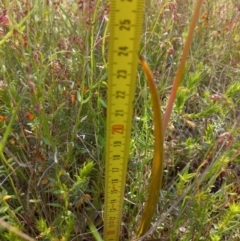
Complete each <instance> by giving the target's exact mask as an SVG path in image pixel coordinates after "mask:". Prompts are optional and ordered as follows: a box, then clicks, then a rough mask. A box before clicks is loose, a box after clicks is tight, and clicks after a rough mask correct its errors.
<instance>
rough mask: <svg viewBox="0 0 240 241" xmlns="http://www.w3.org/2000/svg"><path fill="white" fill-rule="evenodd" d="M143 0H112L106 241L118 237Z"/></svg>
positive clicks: (105, 207) (106, 173) (111, 240)
mask: <svg viewBox="0 0 240 241" xmlns="http://www.w3.org/2000/svg"><path fill="white" fill-rule="evenodd" d="M143 5H144V0H112V1H110V18H109V32H110V40H109V50H108V51H109V59H108V103H107V106H108V110H107V136H106V168H105V205H104V241H119V236H120V225H121V220H122V207H123V199H124V190H125V185H126V172H127V163H128V154H129V143H130V133H131V122H132V112H133V100H134V93H135V86H136V71H137V64H138V51H139V43H140V35H141V33H142V19H143Z"/></svg>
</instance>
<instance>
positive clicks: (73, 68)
mask: <svg viewBox="0 0 240 241" xmlns="http://www.w3.org/2000/svg"><path fill="white" fill-rule="evenodd" d="M54 2H55V4H53V1H30V0H28V1H2V2H1V3H0V9H1V10H0V16H3V15H4V14H6V15H7V17H8V21H9V22H8V23H7V24H6V23H5V22H2V19H4V18H2V17H1V20H0V45H1V46H0V56H1V58H0V161H1V165H0V216H1V218H2V219H4V220H5V221H7V222H8V223H9V224H11V225H12V226H14V227H16V228H18V229H19V230H21V231H22V232H24V233H26V234H28V235H29V236H30V237H32V238H38V240H41V241H45V240H46V241H48V240H51V241H53V240H54V241H55V240H61V241H63V240H64V241H65V240H66V241H70V240H93V239H94V240H101V236H102V229H103V220H102V210H103V205H104V198H103V193H104V164H105V163H104V155H105V153H104V148H105V124H106V112H107V111H108V110H107V108H108V107H107V105H106V103H107V98H106V92H107V84H106V83H107V51H108V21H107V19H108V16H107V15H108V11H109V5H108V1H100V0H98V1H83V2H84V4H83V6H81V4H79V3H77V1H69V4H65V1H62V2H61V1H54ZM193 2H194V1H176V2H174V3H173V2H171V3H170V2H169V1H165V0H163V1H161V3H160V2H159V1H146V4H147V7H146V9H145V17H144V21H145V23H144V33H143V35H142V39H141V46H142V49H141V51H140V52H141V54H143V55H145V56H146V58H147V60H148V62H149V64H150V66H151V69H152V71H153V74H154V79H155V81H156V83H157V86H158V90H159V95H160V98H161V100H162V103H163V109H162V111H163V114H164V112H165V108H166V104H167V100H168V98H169V95H170V90H171V86H172V82H173V78H174V76H175V74H176V69H177V66H178V63H179V60H180V58H181V53H182V46H183V43H184V41H185V37H186V35H187V30H188V27H189V20H190V18H191V15H192V11H193V4H194V3H193ZM89 4H90V5H89ZM234 4H235V3H233V1H223V0H220V1H207V2H206V4H205V5H204V6H203V9H202V13H201V16H200V19H199V23H198V26H197V28H196V31H195V34H194V41H193V43H192V46H191V51H190V55H189V58H188V61H187V66H186V67H185V71H184V76H183V78H182V82H181V87H180V89H179V92H178V93H177V98H176V102H175V106H174V112H173V115H172V117H171V122H170V123H169V126H168V130H167V133H166V139H165V143H164V145H165V146H164V148H165V163H166V165H165V169H164V184H163V187H162V191H161V193H160V197H159V205H158V208H157V210H156V214H155V217H154V220H153V222H159V223H158V225H156V227H157V228H155V229H154V230H153V233H152V238H162V239H163V240H164V239H166V240H206V241H208V240H214V241H215V240H216V241H217V240H223V241H224V240H239V239H240V237H239V233H240V229H239V227H240V224H239V209H240V207H239V204H238V202H239V200H238V199H239V198H238V196H239V190H238V187H239V154H238V152H239V151H238V150H239V126H238V125H235V124H236V120H238V119H237V117H238V115H239V113H238V109H239V107H240V106H239V91H240V84H239V71H238V69H239V53H238V51H236V50H237V49H239V21H238V18H237V14H238V12H236V8H235V5H234ZM5 8H6V13H4V9H5ZM136 81H137V89H136V96H135V103H134V116H133V129H132V136H131V149H130V160H129V167H128V175H127V183H126V192H125V202H124V211H123V223H124V227H123V228H122V230H123V231H122V237H121V240H131V239H132V237H133V236H134V234H135V231H136V226H137V225H136V224H137V222H138V220H139V218H140V215H141V210H142V208H143V203H145V201H146V195H147V190H148V184H149V181H150V176H151V160H152V156H153V155H152V151H153V143H154V138H153V135H152V128H153V123H152V119H151V118H152V110H151V101H150V98H149V93H148V88H147V87H146V83H145V79H144V77H143V74H142V72H141V71H140V70H139V74H138V75H137V79H136ZM0 240H11V241H14V240H16V241H19V240H23V239H22V238H21V237H19V236H17V235H16V234H14V233H13V232H11V231H9V230H6V229H4V230H3V229H2V228H1V229H0Z"/></svg>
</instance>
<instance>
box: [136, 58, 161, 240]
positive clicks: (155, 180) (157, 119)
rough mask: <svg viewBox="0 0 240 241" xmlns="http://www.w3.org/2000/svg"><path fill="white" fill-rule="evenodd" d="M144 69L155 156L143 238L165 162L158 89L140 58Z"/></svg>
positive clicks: (140, 232)
mask: <svg viewBox="0 0 240 241" xmlns="http://www.w3.org/2000/svg"><path fill="white" fill-rule="evenodd" d="M140 61H141V64H142V68H143V70H144V73H145V75H146V76H147V82H148V86H149V90H150V93H151V97H152V105H153V122H154V138H155V142H154V156H153V162H152V177H151V182H150V186H149V196H148V200H147V202H146V205H145V208H144V211H143V215H142V218H141V220H140V222H139V226H138V231H137V236H138V237H140V236H142V235H143V234H144V233H145V232H146V231H147V229H148V228H149V226H150V223H151V220H152V217H153V214H154V211H155V208H156V205H157V202H158V200H159V192H160V188H161V186H162V177H163V162H164V155H163V154H164V151H163V132H162V114H161V104H160V100H159V95H158V91H157V87H156V85H155V83H154V79H153V75H152V72H151V70H150V68H149V66H148V64H147V62H146V61H145V60H144V58H143V57H140Z"/></svg>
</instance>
